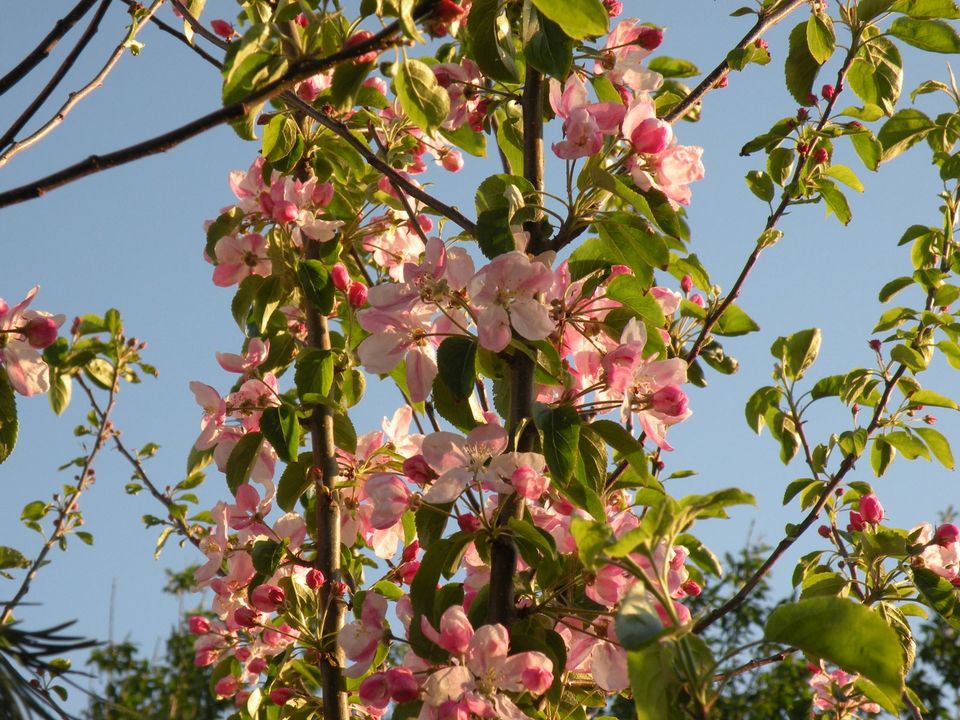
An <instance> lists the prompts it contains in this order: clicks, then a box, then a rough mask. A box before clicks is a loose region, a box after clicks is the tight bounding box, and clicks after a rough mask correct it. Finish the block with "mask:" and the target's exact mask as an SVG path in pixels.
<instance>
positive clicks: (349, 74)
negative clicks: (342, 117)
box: [328, 61, 374, 110]
mask: <svg viewBox="0 0 960 720" xmlns="http://www.w3.org/2000/svg"><path fill="white" fill-rule="evenodd" d="M373 67H374V63H361V62H356V61H354V62H344V63H340V64H339V65H337V68H336V70H334V71H333V77H332V78H331V79H330V91H329V96H328V97H329V99H330V104H331V105H333V107H334V108H335V109H337V110H348V109H349V108H352V107H353V106H354V105H355V104H356V97H357V94H358V93H359V92H360V88H361V87H363V81H364V80H366V79H367V75H369V74H370V71H371V70H372V69H373Z"/></svg>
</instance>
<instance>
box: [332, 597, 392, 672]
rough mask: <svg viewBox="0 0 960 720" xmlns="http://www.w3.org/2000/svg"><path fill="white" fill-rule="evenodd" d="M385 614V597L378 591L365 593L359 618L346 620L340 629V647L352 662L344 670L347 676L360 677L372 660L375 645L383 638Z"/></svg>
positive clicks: (375, 651) (374, 653)
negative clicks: (351, 620) (350, 620)
mask: <svg viewBox="0 0 960 720" xmlns="http://www.w3.org/2000/svg"><path fill="white" fill-rule="evenodd" d="M386 615H387V599H386V598H385V597H384V596H383V595H380V594H379V593H375V592H370V593H367V594H366V596H365V597H364V599H363V608H362V609H361V611H360V618H359V619H358V620H354V621H353V622H348V623H347V624H346V625H344V626H343V630H341V631H340V635H339V640H340V647H342V648H343V652H344V654H345V655H346V656H347V659H349V660H353V661H354V664H353V665H351V666H350V667H349V668H347V669H346V670H345V671H344V675H346V676H347V677H353V678H355V677H361V676H362V675H363V674H364V673H365V672H366V671H367V670H368V669H369V667H370V664H371V663H372V662H373V658H374V655H376V653H377V645H378V644H379V643H380V640H381V639H382V638H383V633H384V629H385V626H384V623H385V621H386Z"/></svg>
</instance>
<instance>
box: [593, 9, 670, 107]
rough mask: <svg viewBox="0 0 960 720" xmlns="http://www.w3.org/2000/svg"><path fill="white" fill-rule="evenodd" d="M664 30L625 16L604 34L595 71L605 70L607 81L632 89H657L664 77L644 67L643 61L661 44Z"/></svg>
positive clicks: (651, 90) (599, 72)
mask: <svg viewBox="0 0 960 720" xmlns="http://www.w3.org/2000/svg"><path fill="white" fill-rule="evenodd" d="M662 39H663V32H662V31H660V30H658V29H657V28H651V27H647V26H644V25H641V24H640V21H639V20H636V19H635V18H624V19H623V20H621V21H620V22H619V23H618V24H617V26H616V27H615V28H614V29H613V31H612V32H611V33H610V35H608V36H607V42H606V45H605V46H604V51H603V59H602V60H598V61H597V62H596V64H595V66H594V72H596V73H597V74H601V73H603V72H604V71H605V70H606V77H607V78H608V79H609V80H610V82H613V83H616V84H618V85H626V86H627V87H629V88H631V89H632V90H633V91H634V92H638V93H648V92H653V91H654V90H657V89H658V88H659V87H660V85H661V83H663V76H661V75H660V74H659V73H655V72H653V71H652V70H648V69H647V68H645V67H643V61H644V60H645V59H646V58H647V56H648V55H650V53H651V52H652V51H653V50H654V49H655V48H656V47H657V46H658V45H659V44H660V42H661V41H662Z"/></svg>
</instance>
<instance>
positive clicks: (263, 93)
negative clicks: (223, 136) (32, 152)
mask: <svg viewBox="0 0 960 720" xmlns="http://www.w3.org/2000/svg"><path fill="white" fill-rule="evenodd" d="M432 7H433V2H427V3H421V4H420V5H418V6H417V9H416V10H415V11H414V12H415V13H416V17H418V18H422V17H423V16H424V15H426V14H427V13H428V12H429V11H430V10H431V9H432ZM399 31H400V24H399V22H394V23H391V24H390V25H388V26H387V27H385V28H384V29H383V30H381V31H380V32H378V33H376V34H375V35H373V36H372V37H370V38H368V39H367V40H365V41H363V42H360V43H357V44H356V45H353V46H351V47H349V48H346V49H343V50H339V51H337V52H335V53H332V54H330V55H327V56H325V57H322V58H314V59H309V58H308V59H304V60H300V61H298V62H296V63H294V64H293V65H292V66H291V67H290V69H289V70H288V71H287V72H286V73H285V74H284V75H283V76H282V77H280V78H278V79H277V80H274V81H273V82H271V83H268V84H267V85H265V86H264V87H262V88H260V89H259V90H257V91H256V92H253V93H251V94H250V95H249V96H247V97H246V98H244V99H243V100H238V101H237V102H235V103H233V104H231V105H227V106H226V107H223V108H221V109H219V110H215V111H214V112H211V113H208V114H207V115H204V116H202V117H199V118H197V119H196V120H193V121H191V122H189V123H187V124H186V125H181V126H180V127H179V128H176V129H174V130H171V131H169V132H166V133H164V134H162V135H158V136H156V137H154V138H151V139H149V140H145V141H143V142H141V143H137V144H136V145H130V146H128V147H126V148H122V149H120V150H116V151H114V152H112V153H107V154H106V155H91V156H90V157H88V158H87V159H86V160H83V161H81V162H78V163H76V164H74V165H71V166H70V167H67V168H64V169H62V170H59V171H57V172H55V173H53V174H52V175H47V176H46V177H43V178H40V179H39V180H35V181H33V182H31V183H28V184H26V185H22V186H20V187H17V188H13V189H11V190H7V191H6V192H2V193H0V208H4V207H8V206H10V205H16V204H18V203H21V202H25V201H27V200H34V199H36V198H39V197H42V196H43V195H44V194H46V193H47V192H50V191H51V190H55V189H57V188H59V187H63V186H64V185H68V184H69V183H72V182H74V181H76V180H79V179H81V178H84V177H87V176H89V175H93V174H95V173H98V172H101V171H103V170H108V169H110V168H114V167H118V166H120V165H125V164H127V163H130V162H133V161H134V160H139V159H140V158H143V157H147V156H149V155H156V154H157V153H161V152H165V151H167V150H169V149H171V148H173V147H176V146H177V145H179V144H180V143H182V142H184V141H185V140H189V139H190V138H192V137H196V136H197V135H200V134H202V133H204V132H206V131H207V130H211V129H212V128H215V127H217V126H219V125H222V124H223V123H226V122H230V121H232V120H238V119H240V118H241V117H243V116H244V115H245V114H246V113H248V112H250V111H252V110H253V109H255V108H256V107H257V106H258V105H260V104H262V103H264V102H266V101H267V100H269V99H270V98H273V97H276V96H277V95H279V94H280V93H282V92H283V91H285V90H288V89H290V88H292V87H293V86H294V85H296V84H297V83H298V82H300V81H302V80H305V79H307V78H308V77H312V76H313V75H316V74H317V73H320V72H323V71H324V70H327V69H328V68H331V67H333V66H334V65H336V64H338V63H340V62H344V61H346V60H352V59H353V58H355V57H358V56H360V55H363V54H364V53H366V52H369V51H371V50H383V49H384V48H386V47H389V46H390V45H393V44H395V43H396V42H397V37H396V36H397V34H398V33H399ZM314 112H316V111H314ZM311 117H315V116H313V115H311ZM315 119H316V118H315ZM368 151H369V148H368ZM408 192H410V194H411V195H413V196H414V197H417V198H418V199H420V197H419V196H418V194H417V193H414V192H412V191H409V190H408ZM457 214H458V215H459V213H457ZM461 217H462V216H461ZM468 222H469V221H468Z"/></svg>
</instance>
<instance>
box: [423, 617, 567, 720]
mask: <svg viewBox="0 0 960 720" xmlns="http://www.w3.org/2000/svg"><path fill="white" fill-rule="evenodd" d="M454 607H455V608H456V610H454V613H455V614H456V618H455V619H454V624H455V625H456V627H455V628H453V627H449V628H448V631H447V634H446V635H444V633H443V631H441V633H439V635H438V634H437V633H436V632H435V631H433V632H432V633H431V634H432V635H433V636H434V637H437V639H438V640H443V642H444V643H445V645H449V646H450V647H452V648H456V651H454V650H451V652H454V654H456V655H459V656H461V657H462V659H463V661H464V664H462V665H450V666H447V667H443V668H440V669H439V670H437V671H435V672H433V673H432V674H431V675H430V676H429V677H428V678H427V679H426V681H425V682H424V684H423V690H422V697H423V701H424V708H423V710H422V711H421V713H420V718H421V720H440V719H441V718H443V717H451V716H454V717H459V716H461V713H462V716H463V717H470V716H478V717H500V718H505V719H506V720H526V719H527V717H528V716H527V715H525V714H524V713H523V711H522V710H520V708H518V707H517V706H516V704H515V703H514V702H513V700H511V699H510V697H508V696H507V695H506V694H505V693H507V692H515V693H519V692H529V693H531V694H534V695H540V694H542V693H544V692H546V690H547V689H548V688H549V687H550V685H551V684H552V683H553V662H552V661H551V660H550V658H548V657H547V656H546V655H544V654H543V653H540V652H536V651H528V652H521V653H517V654H515V655H508V652H509V635H508V634H507V629H506V628H505V627H504V626H503V625H500V624H495V625H484V626H483V627H481V628H479V629H477V630H476V631H474V630H473V628H472V627H470V625H469V622H468V621H466V615H465V614H464V613H463V608H461V607H459V606H454ZM451 610H452V609H451ZM451 610H448V611H447V612H446V613H444V616H445V617H446V616H447V614H448V613H451ZM428 628H429V625H425V630H426V629H428ZM431 630H432V629H431ZM451 712H452V713H453V715H450V713H451Z"/></svg>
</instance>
